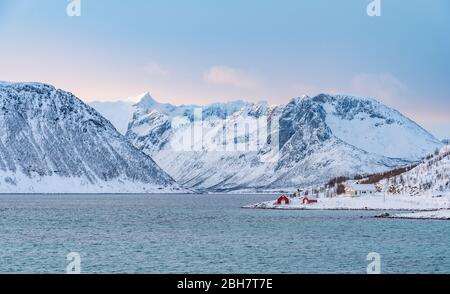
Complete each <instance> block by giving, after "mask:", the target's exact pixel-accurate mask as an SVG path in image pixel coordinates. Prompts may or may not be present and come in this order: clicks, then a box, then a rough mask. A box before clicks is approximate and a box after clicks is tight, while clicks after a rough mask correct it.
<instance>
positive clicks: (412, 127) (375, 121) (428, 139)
mask: <svg viewBox="0 0 450 294" xmlns="http://www.w3.org/2000/svg"><path fill="white" fill-rule="evenodd" d="M337 101H339V99H337V100H335V101H331V102H326V103H325V104H324V108H325V110H326V112H327V118H326V122H327V125H328V126H329V127H330V128H331V130H332V132H333V134H334V135H335V136H336V137H338V138H340V139H342V140H343V141H345V142H347V143H349V144H351V145H353V146H355V147H358V148H360V149H362V150H365V151H367V152H369V153H374V154H379V155H383V156H387V157H392V158H403V159H407V160H411V161H414V160H417V159H418V158H421V157H423V156H424V155H425V154H427V153H429V152H430V150H433V149H434V148H436V147H437V146H438V144H437V141H438V140H437V139H436V138H435V137H433V136H432V135H431V134H430V133H428V132H427V131H425V130H424V129H423V128H422V127H420V126H419V125H417V124H416V123H415V122H413V121H412V120H410V119H408V118H406V117H405V116H403V115H401V114H400V113H399V112H398V111H396V110H394V109H392V108H388V107H386V106H385V105H383V104H381V103H379V102H378V101H375V100H373V99H369V98H359V103H361V105H362V106H361V107H363V108H365V109H367V110H369V111H367V112H366V111H361V112H357V113H355V114H352V115H349V114H348V113H347V114H346V115H344V116H342V115H337V112H338V111H337V110H336V107H337ZM370 110H376V115H374V112H373V111H370ZM418 138H420V140H421V144H417V139H418Z"/></svg>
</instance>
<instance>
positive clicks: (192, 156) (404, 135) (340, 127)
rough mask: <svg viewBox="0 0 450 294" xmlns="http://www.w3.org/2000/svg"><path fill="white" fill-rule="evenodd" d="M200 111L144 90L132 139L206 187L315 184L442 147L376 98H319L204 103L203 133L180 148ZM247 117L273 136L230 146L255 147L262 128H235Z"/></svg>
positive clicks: (176, 174)
mask: <svg viewBox="0 0 450 294" xmlns="http://www.w3.org/2000/svg"><path fill="white" fill-rule="evenodd" d="M197 108H198V106H195V105H191V106H173V105H170V104H160V103H158V102H156V101H155V100H154V99H153V98H151V96H150V95H145V96H144V97H142V100H141V102H139V103H138V104H136V105H135V113H134V115H133V120H132V121H131V122H130V124H129V129H128V131H127V134H126V137H127V138H128V139H129V140H130V141H131V142H132V143H133V144H134V145H135V146H136V147H137V148H139V149H140V150H143V151H144V152H145V153H147V154H149V155H150V156H152V157H153V158H154V159H155V161H156V162H157V163H158V164H159V165H160V166H161V167H162V168H163V169H164V170H166V171H167V172H168V173H169V174H170V175H171V176H172V177H173V178H175V179H176V180H177V181H178V182H179V183H180V184H183V185H186V186H187V187H192V188H195V189H199V190H204V191H214V192H219V191H232V190H241V191H249V192H250V191H255V190H280V189H291V188H292V189H293V188H297V187H299V186H302V185H313V184H314V185H315V184H318V183H323V182H326V181H327V180H329V179H330V178H332V177H336V176H342V175H349V176H351V175H355V174H369V173H376V172H381V171H386V170H390V169H392V168H395V167H398V166H403V165H406V164H408V163H410V162H413V161H418V160H420V159H421V158H422V157H423V156H425V155H426V154H429V153H430V152H433V151H434V150H435V149H436V148H439V147H441V146H442V143H441V142H440V141H439V140H437V139H436V138H434V137H433V136H432V135H431V134H429V133H428V132H427V131H425V130H424V129H423V128H421V127H420V126H418V125H417V124H416V123H414V122H413V121H411V120H409V119H408V118H406V117H404V116H403V115H401V114H400V113H399V112H397V111H395V110H393V109H390V108H388V107H386V106H384V105H383V104H381V103H379V102H377V101H375V100H373V99H367V98H357V97H352V96H341V95H337V96H331V95H318V96H316V97H307V96H305V97H301V98H296V99H293V100H291V101H290V102H289V103H288V104H287V105H279V106H273V107H268V106H267V103H246V102H242V101H237V102H229V103H222V104H213V105H208V106H206V107H202V108H201V109H200V113H201V114H202V119H203V125H202V126H201V128H202V129H203V134H202V135H201V136H200V138H197V139H196V140H197V141H196V140H194V141H193V142H191V143H194V144H191V145H192V146H194V148H187V150H185V149H183V148H185V147H186V146H181V148H179V147H180V146H177V144H178V142H180V141H182V140H183V139H186V138H188V139H189V138H191V137H192V130H193V129H195V128H196V126H197V124H198V123H199V122H198V121H196V119H195V115H194V113H195V109H197ZM248 119H250V120H251V119H253V120H254V122H255V121H257V124H259V127H260V130H261V129H268V130H269V131H268V136H267V138H266V140H265V141H264V142H262V144H261V142H260V141H258V144H260V145H258V149H256V150H253V149H252V150H245V149H242V148H234V149H233V148H231V150H229V149H227V150H224V148H223V147H224V146H226V148H228V147H229V145H230V141H233V142H234V143H237V145H239V144H244V145H245V144H250V145H251V144H253V145H254V143H255V142H253V141H254V138H255V137H258V134H259V133H258V131H257V130H254V129H252V128H250V130H247V131H245V132H239V131H236V130H235V129H236V127H235V126H239V125H241V126H242V125H245V124H246V122H248ZM260 119H262V121H261V120H260ZM251 124H252V123H250V125H251ZM272 125H274V126H272ZM224 138H228V141H227V140H225V139H224ZM230 138H231V139H230ZM274 138H279V144H274V142H272V141H276V140H272V139H274ZM188 141H189V140H188ZM225 141H226V142H225ZM188 147H189V146H188ZM226 148H225V149H226Z"/></svg>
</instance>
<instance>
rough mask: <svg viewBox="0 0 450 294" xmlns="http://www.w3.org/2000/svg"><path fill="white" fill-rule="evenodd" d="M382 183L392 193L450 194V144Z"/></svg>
mask: <svg viewBox="0 0 450 294" xmlns="http://www.w3.org/2000/svg"><path fill="white" fill-rule="evenodd" d="M381 184H382V185H383V186H385V187H387V188H388V189H387V190H389V191H390V192H392V193H408V194H411V195H413V196H415V195H426V194H431V195H443V194H448V195H450V145H446V146H444V147H443V148H442V149H441V150H440V151H436V152H435V153H434V155H433V156H429V157H427V158H426V159H425V160H423V162H422V163H421V164H419V165H418V166H417V167H415V168H413V169H412V170H410V171H408V172H406V173H403V174H401V175H399V176H397V177H393V178H390V179H386V180H383V181H382V182H381Z"/></svg>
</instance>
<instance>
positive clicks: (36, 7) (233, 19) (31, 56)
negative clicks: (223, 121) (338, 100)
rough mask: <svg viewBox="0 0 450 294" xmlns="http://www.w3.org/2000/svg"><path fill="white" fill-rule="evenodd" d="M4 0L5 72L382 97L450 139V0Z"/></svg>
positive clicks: (112, 84) (93, 92)
mask: <svg viewBox="0 0 450 294" xmlns="http://www.w3.org/2000/svg"><path fill="white" fill-rule="evenodd" d="M68 2H69V1H66V0H39V1H34V0H0V37H1V46H0V53H1V54H0V80H12V81H40V82H47V83H51V84H54V85H56V86H57V87H60V88H63V89H66V90H69V91H71V92H73V93H75V94H76V95H78V96H79V97H80V98H82V99H84V100H86V101H92V100H118V99H126V98H127V97H133V96H136V95H138V94H139V93H142V92H146V91H149V92H151V93H152V94H153V96H155V97H156V98H157V99H158V100H160V101H164V102H171V103H175V104H180V103H200V104H202V103H209V102H214V101H218V100H221V101H227V100H235V99H248V100H253V101H258V100H268V101H269V102H271V103H285V102H287V101H288V100H289V99H290V98H293V97H296V96H300V95H302V94H309V95H314V94H317V93H321V92H329V93H345V94H354V95H364V96H372V97H374V98H377V99H379V100H381V101H383V102H385V103H386V104H388V105H389V106H392V107H395V108H397V109H398V110H400V111H401V112H403V113H405V114H406V115H408V116H409V117H411V118H412V119H414V120H416V121H418V122H419V123H420V124H422V125H423V126H425V127H426V128H427V129H429V130H430V131H432V132H433V133H434V134H435V135H437V136H438V137H450V115H449V114H448V112H449V110H450V97H449V93H450V91H449V90H450V83H449V79H450V1H448V0H433V1H426V0H381V5H382V6H381V7H382V9H381V16H380V17H369V16H367V14H366V7H367V5H368V4H369V2H371V1H369V0H346V1H333V0H303V1H302V0H281V1H280V0H279V1H275V0H270V1H269V0H245V1H242V0H226V1H225V0H216V1H211V0H190V1H186V0H158V1H157V0H130V1H119V0H95V1H94V0H81V16H80V17H69V16H67V15H66V5H67V3H68Z"/></svg>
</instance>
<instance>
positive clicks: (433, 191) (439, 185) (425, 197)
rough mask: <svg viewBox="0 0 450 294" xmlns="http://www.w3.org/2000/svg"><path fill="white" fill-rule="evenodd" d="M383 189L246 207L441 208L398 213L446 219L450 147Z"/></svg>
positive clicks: (387, 182) (384, 183)
mask: <svg viewBox="0 0 450 294" xmlns="http://www.w3.org/2000/svg"><path fill="white" fill-rule="evenodd" d="M377 186H378V187H379V188H380V189H382V190H383V192H379V193H376V194H374V195H370V196H369V195H368V196H362V197H343V196H338V197H334V198H319V199H318V202H317V203H313V204H303V203H302V200H303V198H302V197H299V198H292V199H291V203H290V204H289V205H282V206H279V205H276V201H275V200H274V201H268V202H263V203H257V204H253V205H248V206H246V208H266V209H357V210H363V209H371V210H412V211H423V210H426V211H428V210H441V209H443V210H442V211H439V212H430V213H424V214H399V215H396V216H395V217H401V218H445V216H446V215H448V209H450V146H448V145H447V146H444V147H443V148H442V149H441V150H440V151H439V152H436V153H435V154H434V156H432V157H429V158H427V159H425V160H423V162H422V163H421V164H419V165H418V166H417V167H415V168H414V169H411V170H410V171H408V172H405V173H403V174H402V175H400V176H397V177H394V178H392V179H389V180H382V181H381V182H380V183H378V185H377Z"/></svg>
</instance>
